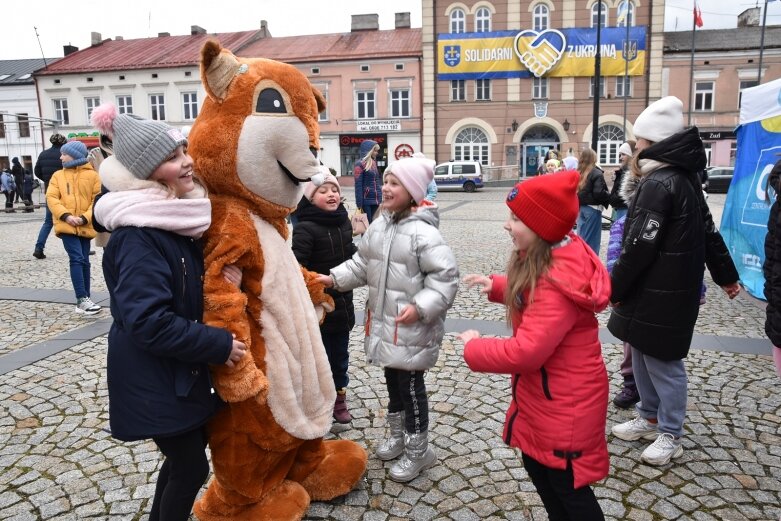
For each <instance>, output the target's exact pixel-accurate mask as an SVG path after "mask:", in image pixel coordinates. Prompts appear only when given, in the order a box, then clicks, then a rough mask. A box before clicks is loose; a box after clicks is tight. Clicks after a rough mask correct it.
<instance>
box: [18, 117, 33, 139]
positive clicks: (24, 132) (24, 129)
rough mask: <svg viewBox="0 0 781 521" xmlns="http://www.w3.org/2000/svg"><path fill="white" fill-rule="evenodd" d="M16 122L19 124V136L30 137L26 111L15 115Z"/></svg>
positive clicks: (28, 119)
mask: <svg viewBox="0 0 781 521" xmlns="http://www.w3.org/2000/svg"><path fill="white" fill-rule="evenodd" d="M16 123H17V124H18V125H19V137H30V118H29V116H28V114H27V113H26V112H22V113H20V114H17V115H16Z"/></svg>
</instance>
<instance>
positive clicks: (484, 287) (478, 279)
mask: <svg viewBox="0 0 781 521" xmlns="http://www.w3.org/2000/svg"><path fill="white" fill-rule="evenodd" d="M461 280H463V281H464V282H465V283H466V287H467V288H470V289H471V288H472V286H481V287H480V292H481V293H485V294H486V295H487V294H489V293H491V288H493V286H494V281H493V280H491V278H490V277H486V276H485V275H478V274H476V273H470V274H468V275H464V278H463V279H461Z"/></svg>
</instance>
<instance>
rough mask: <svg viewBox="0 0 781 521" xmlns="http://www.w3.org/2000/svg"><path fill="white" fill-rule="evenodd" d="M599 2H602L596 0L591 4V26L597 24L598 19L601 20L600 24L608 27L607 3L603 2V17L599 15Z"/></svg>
mask: <svg viewBox="0 0 781 521" xmlns="http://www.w3.org/2000/svg"><path fill="white" fill-rule="evenodd" d="M599 4H600V2H594V5H592V6H591V28H592V29H593V28H594V27H596V26H597V20H599V24H600V25H601V26H602V27H607V4H606V3H605V2H601V4H602V18H600V17H599Z"/></svg>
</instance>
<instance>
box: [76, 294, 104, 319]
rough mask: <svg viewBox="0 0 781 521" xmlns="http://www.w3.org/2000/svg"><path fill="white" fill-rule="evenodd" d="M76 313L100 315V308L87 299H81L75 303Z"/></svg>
mask: <svg viewBox="0 0 781 521" xmlns="http://www.w3.org/2000/svg"><path fill="white" fill-rule="evenodd" d="M76 313H83V314H84V315H94V314H96V313H100V306H98V305H97V304H95V303H94V302H92V300H91V299H90V298H89V297H82V298H80V299H79V300H78V301H77V302H76Z"/></svg>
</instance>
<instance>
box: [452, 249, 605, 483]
mask: <svg viewBox="0 0 781 521" xmlns="http://www.w3.org/2000/svg"><path fill="white" fill-rule="evenodd" d="M569 237H570V239H571V242H570V243H569V244H566V245H565V246H561V247H558V248H555V249H554V250H553V262H552V264H551V268H550V270H549V271H548V273H547V274H545V275H544V276H543V277H542V278H541V279H540V280H539V281H538V282H537V287H536V288H535V291H534V302H532V303H531V304H529V305H527V306H526V307H525V308H524V309H523V312H522V313H518V314H516V315H515V316H514V317H513V318H512V322H513V328H514V329H515V336H513V337H511V338H476V339H474V340H472V341H470V342H468V343H467V344H466V346H465V347H464V359H465V360H466V363H467V364H468V365H469V368H470V369H472V370H473V371H480V372H487V373H507V374H511V375H513V376H512V380H511V382H512V387H511V390H512V401H511V402H510V408H509V409H508V410H507V418H506V420H505V425H504V434H503V438H504V441H505V443H507V444H508V445H511V446H513V447H519V448H520V449H521V451H522V452H523V453H524V454H526V455H528V456H531V457H532V458H534V459H535V460H537V461H539V462H540V463H542V464H543V465H545V466H547V467H551V468H555V469H565V468H566V467H567V460H568V459H570V460H571V461H572V469H573V473H574V476H575V483H574V484H575V488H580V487H582V486H584V485H587V484H589V483H593V482H594V481H598V480H600V479H602V478H604V477H605V476H607V473H608V468H609V466H610V460H609V456H608V452H607V442H606V440H605V422H606V419H607V402H608V382H607V372H606V370H605V363H604V361H603V360H602V346H601V344H600V342H599V336H598V335H599V324H598V323H597V319H596V316H595V313H598V312H599V311H602V310H603V309H605V307H606V306H607V303H608V299H609V298H610V277H609V275H608V273H607V270H606V269H605V267H604V266H603V265H602V263H601V262H600V260H599V258H598V257H597V256H596V255H595V254H594V252H593V251H592V250H591V248H589V246H588V245H587V244H586V243H585V242H583V240H582V239H581V238H580V237H577V236H575V235H574V234H570V236H569ZM492 279H493V287H492V291H491V293H490V295H489V296H488V298H489V299H490V300H491V301H492V302H499V303H503V302H504V291H505V287H506V286H507V279H506V277H505V276H504V275H494V276H492ZM523 297H524V301H528V294H524V296H523Z"/></svg>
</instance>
